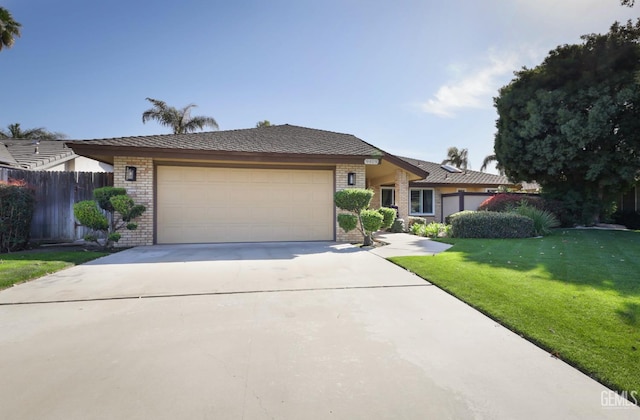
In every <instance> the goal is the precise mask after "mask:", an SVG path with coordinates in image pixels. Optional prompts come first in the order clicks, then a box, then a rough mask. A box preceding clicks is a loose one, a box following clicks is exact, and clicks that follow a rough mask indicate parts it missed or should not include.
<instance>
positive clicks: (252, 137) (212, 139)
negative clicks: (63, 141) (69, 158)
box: [68, 124, 380, 156]
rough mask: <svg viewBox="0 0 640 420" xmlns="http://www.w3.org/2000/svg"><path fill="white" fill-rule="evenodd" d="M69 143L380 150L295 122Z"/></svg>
mask: <svg viewBox="0 0 640 420" xmlns="http://www.w3.org/2000/svg"><path fill="white" fill-rule="evenodd" d="M68 144H69V145H70V146H71V147H72V148H73V147H74V145H76V144H80V145H87V146H89V145H91V146H111V147H114V146H115V147H127V148H128V147H134V148H146V149H171V150H185V151H186V150H194V151H216V152H240V153H277V154H303V155H336V156H373V155H377V154H380V150H378V149H377V148H375V147H373V146H372V145H370V144H368V143H366V142H364V141H362V140H360V139H359V138H357V137H355V136H353V135H351V134H342V133H335V132H332V131H325V130H316V129H311V128H305V127H298V126H293V125H288V124H284V125H274V126H269V127H261V128H249V129H241V130H227V131H209V132H203V133H190V134H165V135H152V136H136V137H119V138H110V139H99V140H82V141H72V142H68Z"/></svg>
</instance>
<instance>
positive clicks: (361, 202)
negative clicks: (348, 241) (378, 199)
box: [334, 188, 384, 245]
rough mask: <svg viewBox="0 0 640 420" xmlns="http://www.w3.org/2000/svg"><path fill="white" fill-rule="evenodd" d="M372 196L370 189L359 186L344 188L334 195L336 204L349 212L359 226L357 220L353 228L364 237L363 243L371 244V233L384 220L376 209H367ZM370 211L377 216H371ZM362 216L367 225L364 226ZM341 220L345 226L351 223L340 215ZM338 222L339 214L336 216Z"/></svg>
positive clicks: (378, 227)
mask: <svg viewBox="0 0 640 420" xmlns="http://www.w3.org/2000/svg"><path fill="white" fill-rule="evenodd" d="M372 197H373V191H372V190H363V189H360V188H348V189H346V190H342V191H338V192H336V193H335V195H334V201H335V203H336V206H337V207H338V208H340V209H342V210H346V211H348V212H351V213H352V214H353V216H354V217H356V219H357V221H358V222H359V224H360V226H358V222H356V226H355V228H356V229H358V230H359V231H360V233H361V234H362V237H363V238H364V240H363V244H364V245H371V243H372V239H371V233H372V232H375V231H377V230H378V229H380V226H381V225H382V221H383V220H384V217H383V216H382V214H380V213H378V212H377V211H375V210H367V208H368V207H369V203H370V202H371V198H372ZM370 212H373V213H375V214H376V216H377V217H376V216H373V215H372V214H371V213H370ZM343 214H344V213H343ZM364 218H366V219H367V221H366V224H367V226H365V221H364V220H363V219H364ZM342 222H343V223H345V224H346V226H347V227H350V226H351V225H352V222H351V221H349V220H347V218H346V217H345V216H342ZM338 224H340V216H338ZM376 226H377V227H376ZM340 227H342V226H340ZM347 232H348V231H347Z"/></svg>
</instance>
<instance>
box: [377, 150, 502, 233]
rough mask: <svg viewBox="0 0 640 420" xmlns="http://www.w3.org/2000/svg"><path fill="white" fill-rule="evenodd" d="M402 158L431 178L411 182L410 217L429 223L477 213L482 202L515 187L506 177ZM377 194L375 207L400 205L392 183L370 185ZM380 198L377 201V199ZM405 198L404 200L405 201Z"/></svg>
mask: <svg viewBox="0 0 640 420" xmlns="http://www.w3.org/2000/svg"><path fill="white" fill-rule="evenodd" d="M400 159H402V160H404V161H406V162H407V163H410V164H411V165H413V166H416V167H418V168H420V169H422V170H424V171H425V172H428V173H429V175H428V176H427V177H425V178H424V179H420V180H414V181H411V182H409V192H408V194H407V196H408V200H409V209H408V210H409V211H408V215H409V216H415V217H422V218H425V219H427V221H435V222H444V219H445V217H446V216H448V215H450V214H453V213H456V212H458V211H461V210H476V209H477V208H478V206H479V205H480V203H482V202H483V201H484V200H486V199H487V198H488V197H490V196H492V195H493V194H494V193H495V192H497V191H498V188H500V187H503V186H507V187H512V186H513V184H512V183H510V182H509V180H508V179H507V177H505V176H502V175H494V174H488V173H485V172H479V171H472V170H469V169H458V168H456V167H453V166H450V165H442V164H439V163H434V162H427V161H424V160H419V159H412V158H407V157H401V158H400ZM371 187H372V188H373V190H374V192H375V197H374V201H373V203H372V204H373V206H374V207H379V206H389V205H393V204H399V203H400V202H399V201H398V200H396V194H397V192H396V191H397V190H396V188H395V185H394V184H393V183H383V184H381V185H372V186H371ZM376 198H377V199H376ZM403 199H404V198H403Z"/></svg>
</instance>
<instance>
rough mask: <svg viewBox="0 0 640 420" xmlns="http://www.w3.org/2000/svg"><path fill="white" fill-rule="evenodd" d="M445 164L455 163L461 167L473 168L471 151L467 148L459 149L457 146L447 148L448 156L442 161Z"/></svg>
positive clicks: (457, 166)
mask: <svg viewBox="0 0 640 420" xmlns="http://www.w3.org/2000/svg"><path fill="white" fill-rule="evenodd" d="M442 164H443V165H453V166H455V167H456V168H460V169H471V165H469V151H468V150H467V149H460V150H458V148H457V147H450V148H448V149H447V158H446V159H445V160H443V161H442Z"/></svg>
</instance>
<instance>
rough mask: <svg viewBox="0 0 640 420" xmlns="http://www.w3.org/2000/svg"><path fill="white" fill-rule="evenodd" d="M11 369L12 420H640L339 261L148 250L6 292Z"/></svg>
mask: <svg viewBox="0 0 640 420" xmlns="http://www.w3.org/2000/svg"><path fill="white" fill-rule="evenodd" d="M29 302H31V303H29ZM34 302H40V303H34ZM0 355H2V356H1V357H0V372H2V374H1V375H0V417H1V418H2V419H10V420H11V419H65V420H66V419H83V420H84V419H114V418H123V419H125V418H126V419H147V418H153V419H160V420H162V419H183V418H184V419H327V418H332V419H427V418H432V419H470V418H476V419H540V418H548V419H591V418H612V419H625V418H626V419H631V418H638V416H640V409H638V408H637V407H629V406H624V403H623V402H622V401H619V400H615V395H614V394H612V393H611V391H609V390H608V389H607V388H605V387H604V386H602V385H600V384H598V383H597V382H595V381H593V380H592V379H590V378H589V377H587V376H586V375H584V374H582V373H580V372H578V371H577V370H575V369H573V368H572V367H570V366H568V365H566V364H565V363H563V362H561V361H560V360H558V359H555V358H553V357H551V356H550V355H549V354H548V353H546V352H544V351H542V350H541V349H539V348H538V347H536V346H534V345H532V344H531V343H529V342H527V341H526V340H523V339H522V338H521V337H519V336H518V335H516V334H513V333H512V332H510V331H509V330H507V329H505V328H503V327H501V326H500V325H498V324H496V323H495V322H494V321H492V320H490V319H489V318H487V317H485V316H483V315H482V314H480V313H479V312H477V311H475V310H474V309H472V308H470V307H469V306H467V305H465V304H464V303H462V302H460V301H458V300H456V299H455V298H453V297H451V296H450V295H448V294H446V293H444V292H442V291H441V290H440V289H438V288H436V287H434V286H432V285H430V284H429V283H427V282H424V281H423V280H422V279H420V278H418V277H416V276H415V275H412V274H411V273H409V272H407V271H405V270H403V269H401V268H400V267H397V266H395V265H393V264H391V263H389V262H388V261H385V260H384V259H382V258H380V257H379V256H378V255H375V254H374V253H373V252H368V251H365V250H361V249H359V248H355V247H351V246H349V245H341V244H335V243H288V244H219V245H181V246H152V247H140V248H134V249H130V250H127V251H123V252H121V253H118V254H114V255H111V256H108V257H105V258H102V259H99V260H96V261H94V262H92V263H90V264H85V265H82V266H78V267H74V268H71V269H68V270H64V271H62V272H59V273H56V274H53V275H50V276H46V277H43V278H42V279H39V280H35V281H32V282H29V283H25V284H22V285H19V286H16V287H13V288H11V289H8V290H5V291H2V292H0Z"/></svg>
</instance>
